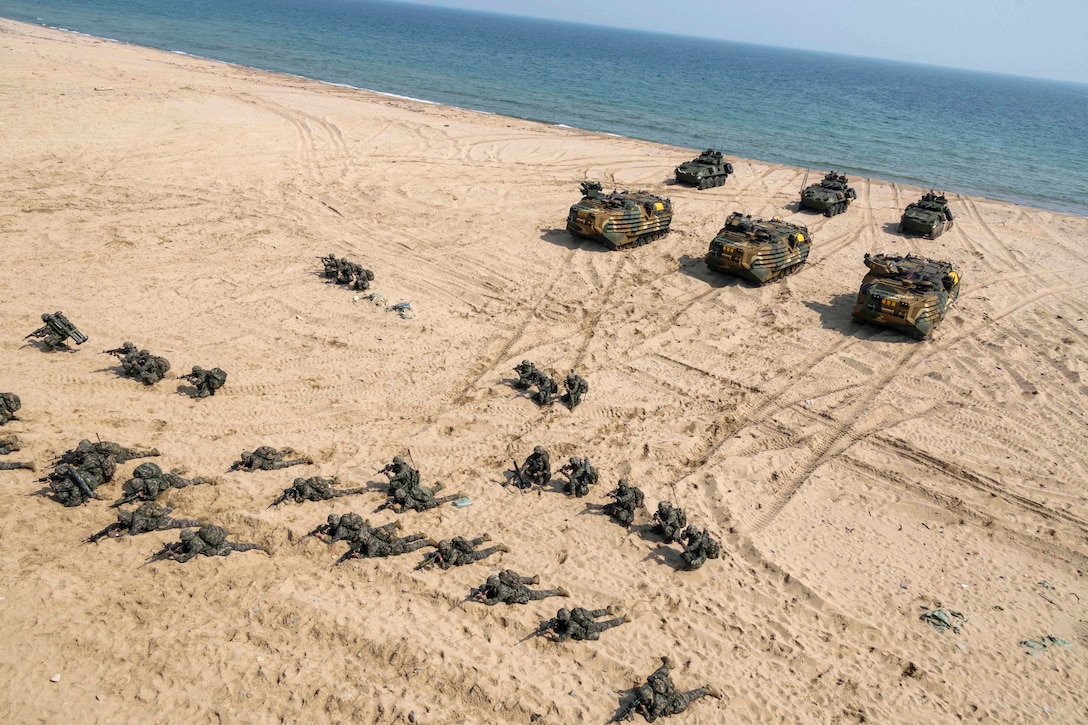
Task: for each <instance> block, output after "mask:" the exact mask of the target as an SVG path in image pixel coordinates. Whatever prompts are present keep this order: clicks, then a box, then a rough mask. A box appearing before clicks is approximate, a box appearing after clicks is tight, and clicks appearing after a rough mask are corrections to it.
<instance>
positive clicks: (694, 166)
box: [676, 149, 733, 189]
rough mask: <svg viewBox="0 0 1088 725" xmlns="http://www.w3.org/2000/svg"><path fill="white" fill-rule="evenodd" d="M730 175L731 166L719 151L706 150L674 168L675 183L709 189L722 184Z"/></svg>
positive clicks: (731, 171)
mask: <svg viewBox="0 0 1088 725" xmlns="http://www.w3.org/2000/svg"><path fill="white" fill-rule="evenodd" d="M732 173H733V164H731V163H729V162H728V161H725V160H723V159H722V152H721V151H715V150H714V149H707V150H706V151H704V152H703V153H701V154H699V155H698V156H697V157H695V158H694V159H692V160H691V161H685V162H684V163H682V164H680V165H679V166H677V167H676V183H678V184H687V185H688V186H697V187H699V188H700V189H709V188H710V187H712V186H721V185H722V184H724V183H725V180H726V179H727V178H729V175H730V174H732Z"/></svg>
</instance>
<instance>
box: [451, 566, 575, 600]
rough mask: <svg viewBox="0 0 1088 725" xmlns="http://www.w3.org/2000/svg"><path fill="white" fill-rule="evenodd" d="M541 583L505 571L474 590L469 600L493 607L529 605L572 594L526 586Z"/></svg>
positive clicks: (535, 579)
mask: <svg viewBox="0 0 1088 725" xmlns="http://www.w3.org/2000/svg"><path fill="white" fill-rule="evenodd" d="M539 583H540V577H538V576H532V577H528V576H521V575H520V574H518V573H517V572H516V571H514V570H513V569H503V570H502V571H501V572H499V573H498V574H492V575H491V576H489V577H488V578H487V581H486V582H484V583H483V584H481V585H480V586H478V587H476V588H475V589H473V590H472V592H471V593H470V594H469V596H468V600H469V601H474V602H480V603H482V604H486V605H488V606H492V605H495V604H499V603H502V604H527V603H529V602H531V601H536V600H538V599H547V598H548V597H569V596H570V592H568V591H567V590H566V589H564V588H563V587H558V588H556V589H537V590H533V589H530V588H529V587H527V586H526V585H527V584H539Z"/></svg>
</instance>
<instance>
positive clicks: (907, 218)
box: [899, 191, 952, 239]
mask: <svg viewBox="0 0 1088 725" xmlns="http://www.w3.org/2000/svg"><path fill="white" fill-rule="evenodd" d="M951 228H952V210H951V209H949V208H948V199H946V198H944V194H934V193H933V192H932V191H928V192H926V193H925V194H923V195H922V198H921V199H919V200H918V201H916V202H914V203H913V204H911V205H910V206H908V207H907V208H906V211H904V212H903V218H902V219H900V220H899V231H900V232H904V233H906V234H921V235H922V236H923V237H925V238H927V239H936V238H937V237H939V236H941V234H942V233H943V232H944V230H945V229H951Z"/></svg>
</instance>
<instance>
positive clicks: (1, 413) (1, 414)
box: [0, 393, 23, 425]
mask: <svg viewBox="0 0 1088 725" xmlns="http://www.w3.org/2000/svg"><path fill="white" fill-rule="evenodd" d="M22 407H23V401H22V400H20V399H19V396H18V395H16V394H15V393H0V425H4V424H5V423H7V422H8V421H10V420H19V419H18V418H17V417H16V416H15V411H17V410H19V408H22Z"/></svg>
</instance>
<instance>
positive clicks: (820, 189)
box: [801, 171, 858, 216]
mask: <svg viewBox="0 0 1088 725" xmlns="http://www.w3.org/2000/svg"><path fill="white" fill-rule="evenodd" d="M857 198H858V195H857V193H856V192H855V191H854V190H853V189H852V188H851V187H849V186H848V185H847V181H846V175H845V174H836V173H835V172H834V171H832V172H830V173H828V174H826V175H825V176H824V178H823V180H822V181H820V183H819V184H813V185H812V186H809V187H806V188H805V189H804V191H802V192H801V208H802V209H815V210H816V211H822V212H823V213H824V216H835V215H836V214H842V213H843V212H844V211H846V207H848V206H850V202H852V201H853V200H854V199H857Z"/></svg>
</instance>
